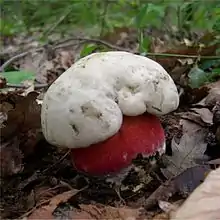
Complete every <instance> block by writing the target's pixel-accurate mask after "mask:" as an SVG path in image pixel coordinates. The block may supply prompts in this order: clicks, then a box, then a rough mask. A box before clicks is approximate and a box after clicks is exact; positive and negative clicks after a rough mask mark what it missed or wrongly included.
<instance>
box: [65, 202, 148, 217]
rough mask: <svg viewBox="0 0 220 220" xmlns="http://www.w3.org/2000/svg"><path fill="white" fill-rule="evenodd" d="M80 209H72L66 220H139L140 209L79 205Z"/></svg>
mask: <svg viewBox="0 0 220 220" xmlns="http://www.w3.org/2000/svg"><path fill="white" fill-rule="evenodd" d="M79 207H80V209H74V210H73V211H70V212H69V214H68V219H75V220H77V219H97V220H98V219H100V220H101V219H118V220H141V219H144V217H143V218H141V217H140V216H141V209H133V208H130V207H126V206H125V207H120V208H115V207H111V206H104V205H102V204H94V205H79Z"/></svg>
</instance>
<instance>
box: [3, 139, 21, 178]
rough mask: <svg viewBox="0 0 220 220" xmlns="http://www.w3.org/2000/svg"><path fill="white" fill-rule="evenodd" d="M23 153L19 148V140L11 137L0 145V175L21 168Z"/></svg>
mask: <svg viewBox="0 0 220 220" xmlns="http://www.w3.org/2000/svg"><path fill="white" fill-rule="evenodd" d="M22 159H23V154H22V152H21V151H20V149H19V140H18V139H17V138H13V139H11V140H10V141H8V142H4V143H1V146H0V164H1V172H0V177H6V176H11V175H13V174H17V173H19V172H21V171H22V170H23V163H22Z"/></svg>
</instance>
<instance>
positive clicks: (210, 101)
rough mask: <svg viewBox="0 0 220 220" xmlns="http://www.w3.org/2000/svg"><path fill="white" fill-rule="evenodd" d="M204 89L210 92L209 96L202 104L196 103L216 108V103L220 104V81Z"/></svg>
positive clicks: (200, 103)
mask: <svg viewBox="0 0 220 220" xmlns="http://www.w3.org/2000/svg"><path fill="white" fill-rule="evenodd" d="M202 88H207V89H208V90H209V91H208V95H207V96H206V97H205V98H203V99H202V100H201V101H200V102H198V103H196V105H200V106H204V107H213V106H215V104H216V102H220V80H219V81H217V82H215V83H209V84H208V85H206V86H204V87H202ZM202 88H201V89H202Z"/></svg>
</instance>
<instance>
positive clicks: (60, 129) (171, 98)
mask: <svg viewBox="0 0 220 220" xmlns="http://www.w3.org/2000/svg"><path fill="white" fill-rule="evenodd" d="M178 105H179V96H178V92H177V88H176V86H175V84H174V82H173V80H172V78H171V77H170V76H169V74H168V73H167V72H166V71H165V70H164V68H163V67H162V66H161V65H160V64H158V63H157V62H155V61H153V60H151V59H149V58H146V57H143V56H139V55H134V54H132V53H128V52H121V51H117V52H116V51H115V52H113V51H112V52H101V53H94V54H91V55H89V56H86V57H84V58H82V59H80V60H78V61H77V62H76V63H74V64H73V65H72V66H71V67H70V68H69V69H68V70H66V71H65V72H64V73H63V74H62V75H61V76H60V77H59V78H58V79H57V80H56V81H55V82H54V83H53V84H52V85H51V86H50V88H49V89H48V91H47V92H46V94H45V96H44V100H43V104H42V112H41V120H42V131H43V134H44V136H45V138H46V140H47V141H48V142H49V143H51V144H52V145H55V146H61V147H68V148H80V147H88V146H89V145H91V144H95V143H98V142H101V141H104V140H106V139H108V138H109V137H111V136H113V135H114V134H116V133H117V132H118V130H119V129H120V127H121V124H122V118H123V117H122V116H123V114H124V115H127V116H137V115H141V114H143V113H144V112H146V111H147V112H149V113H151V114H154V115H163V114H167V113H169V112H171V111H173V110H175V109H177V107H178Z"/></svg>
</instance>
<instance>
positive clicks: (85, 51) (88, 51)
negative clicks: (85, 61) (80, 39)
mask: <svg viewBox="0 0 220 220" xmlns="http://www.w3.org/2000/svg"><path fill="white" fill-rule="evenodd" d="M97 48H98V46H97V45H95V44H87V45H85V46H84V48H83V49H82V50H81V52H80V57H81V58H82V57H85V56H87V55H89V54H91V53H92V52H93V51H94V50H95V49H97Z"/></svg>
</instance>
